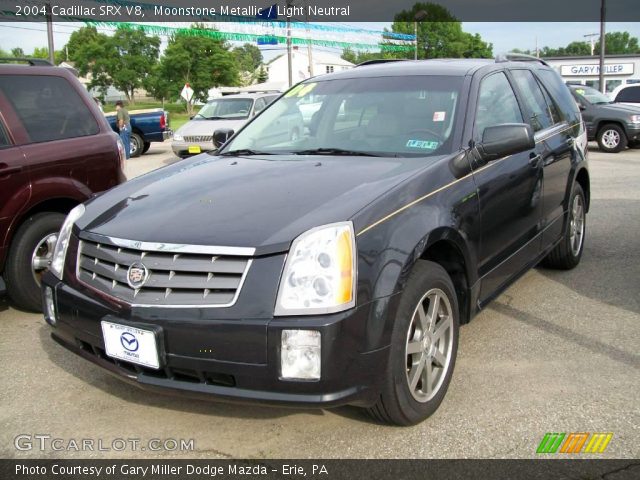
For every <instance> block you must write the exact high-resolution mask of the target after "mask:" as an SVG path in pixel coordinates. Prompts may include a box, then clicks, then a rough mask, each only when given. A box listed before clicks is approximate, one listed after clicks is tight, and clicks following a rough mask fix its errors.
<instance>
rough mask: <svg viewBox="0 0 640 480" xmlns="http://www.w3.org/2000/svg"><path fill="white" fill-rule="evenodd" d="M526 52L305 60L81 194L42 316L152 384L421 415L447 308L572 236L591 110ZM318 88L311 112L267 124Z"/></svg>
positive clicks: (118, 370) (451, 339) (441, 374)
mask: <svg viewBox="0 0 640 480" xmlns="http://www.w3.org/2000/svg"><path fill="white" fill-rule="evenodd" d="M519 58H522V57H521V56H520V57H519ZM529 58H531V60H530V61H518V62H511V61H506V60H503V59H498V60H497V61H492V60H487V59H473V60H472V59H465V60H426V61H416V62H414V61H403V62H392V63H385V64H377V65H367V66H361V67H356V68H353V69H350V70H346V71H341V72H339V73H334V74H328V75H322V76H319V77H315V78H311V79H308V80H305V81H303V82H302V83H301V84H299V85H297V86H296V87H294V88H292V89H291V90H289V91H288V92H286V93H285V94H284V95H283V96H282V97H280V98H279V99H278V100H277V101H276V102H274V103H273V104H272V105H271V106H270V107H269V108H268V109H266V110H265V111H263V112H262V113H261V114H260V115H259V116H257V117H256V118H254V119H253V120H252V121H251V122H249V123H247V124H246V125H245V126H244V127H243V128H242V129H241V130H240V131H239V132H238V133H236V134H235V135H234V136H233V137H232V138H231V140H229V141H227V142H226V143H224V145H223V146H222V148H220V149H219V150H217V151H216V152H211V153H208V154H202V155H199V156H197V157H195V158H193V159H189V160H186V161H184V162H179V163H176V164H174V165H170V166H168V167H165V168H162V169H158V170H156V171H155V172H151V173H149V174H147V175H143V176H141V177H138V178H135V179H133V180H131V181H129V182H127V183H126V184H124V185H122V186H120V187H117V188H114V189H113V190H111V191H109V192H107V193H106V194H104V195H100V196H99V197H97V198H95V199H93V200H91V201H89V202H87V203H85V204H84V205H82V206H79V207H77V208H76V209H74V211H73V212H72V213H70V214H69V217H68V218H67V220H66V221H65V227H64V228H63V233H62V234H61V235H64V237H63V238H64V241H65V242H66V243H68V246H69V248H68V250H67V255H66V260H65V262H64V268H63V267H62V266H60V268H58V269H57V270H54V269H51V270H50V271H49V272H47V274H46V275H45V278H44V280H43V296H44V299H45V304H46V305H47V308H46V314H45V319H46V321H47V322H48V323H49V325H51V333H52V336H53V337H54V339H55V340H56V341H57V342H59V343H60V344H61V345H63V346H64V347H66V348H68V349H69V350H71V351H73V352H75V353H76V354H78V355H80V356H82V357H83V358H84V359H86V360H87V361H90V362H93V363H95V364H97V365H99V366H100V367H102V368H104V369H106V370H107V371H109V372H111V373H113V374H115V375H117V376H119V377H120V378H122V379H123V380H125V381H127V382H129V383H132V384H134V385H137V386H140V387H141V388H145V389H148V390H150V391H152V392H163V391H164V392H167V393H181V394H183V395H186V396H194V397H199V398H216V397H217V398H221V399H226V400H233V399H236V400H238V401H242V402H253V401H258V402H266V403H275V404H280V405H297V406H302V407H304V408H309V407H311V406H316V407H331V406H338V405H344V404H354V405H358V406H361V407H365V408H368V409H369V411H370V413H371V414H372V415H373V416H374V417H375V418H376V419H378V420H380V421H384V422H389V423H395V424H399V425H412V424H415V423H418V422H420V421H422V420H424V419H425V418H427V417H428V416H429V415H431V414H433V413H434V412H435V411H436V409H437V408H438V406H439V405H440V403H441V402H442V401H443V399H444V398H445V394H446V391H447V388H448V386H449V382H450V380H451V378H452V375H453V371H454V366H455V362H456V354H457V349H458V336H459V326H460V325H462V324H465V323H467V322H469V321H470V320H471V319H472V318H473V317H474V315H476V314H477V313H478V312H479V311H480V310H481V309H483V308H485V307H487V306H488V305H489V304H490V302H491V301H492V300H493V299H494V298H496V297H497V296H498V295H499V294H501V293H502V292H503V291H504V290H505V289H507V288H508V287H509V286H510V285H511V284H512V283H513V282H514V281H516V280H517V279H518V278H519V277H520V276H521V275H523V274H524V273H525V272H527V271H528V270H529V269H530V268H533V267H535V266H536V265H538V264H539V263H540V262H541V261H542V262H543V263H544V264H545V265H546V266H548V267H553V268H559V269H566V270H568V269H571V268H573V267H575V266H577V265H578V264H579V262H580V259H581V257H582V253H583V247H584V240H585V235H586V223H585V219H586V213H587V211H588V210H589V200H590V193H589V192H590V186H589V173H588V166H587V139H586V132H585V128H584V123H583V121H582V119H581V118H580V112H579V110H578V107H577V105H576V103H575V101H574V100H573V99H572V97H571V95H570V93H569V91H568V90H567V88H566V86H565V85H564V84H563V83H562V79H561V78H560V76H559V75H558V73H557V72H555V71H554V70H553V69H551V68H550V67H548V66H547V65H546V64H544V63H543V62H541V61H539V60H538V59H535V58H533V57H529ZM312 92H313V93H314V94H317V95H318V96H320V95H322V106H321V107H320V108H319V109H318V110H317V111H316V113H315V114H314V115H315V120H314V121H313V122H312V123H315V124H316V127H317V128H315V131H314V132H313V133H312V132H311V130H310V129H309V131H308V132H307V131H305V132H304V134H303V135H302V136H301V137H300V138H293V139H292V138H288V139H282V138H281V137H279V136H274V135H273V131H274V125H276V124H278V123H279V124H286V123H288V122H289V117H290V116H291V115H292V113H291V112H295V111H298V112H299V108H298V104H299V103H302V104H304V103H307V100H308V98H307V96H308V95H311V93H312ZM216 137H217V134H216ZM568 281H570V280H568ZM518 328H519V326H517V325H516V326H515V327H514V325H511V326H510V325H505V324H502V325H501V327H498V328H497V331H496V332H494V333H495V335H496V336H499V337H501V338H509V337H511V336H513V335H516V334H517V329H518ZM603 328H606V326H605V325H603ZM510 329H511V330H510ZM468 333H469V334H471V335H472V334H473V332H468ZM531 348H535V345H532V346H531ZM505 388H506V389H508V388H509V385H505ZM152 395H155V393H152ZM463 400H464V403H465V405H461V404H458V405H454V406H449V408H448V411H450V412H454V411H460V410H461V409H463V408H465V406H467V407H469V406H471V408H472V405H473V402H474V399H473V398H465V399H463ZM458 401H459V402H460V401H461V399H460V396H458Z"/></svg>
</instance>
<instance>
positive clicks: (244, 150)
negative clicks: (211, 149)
mask: <svg viewBox="0 0 640 480" xmlns="http://www.w3.org/2000/svg"><path fill="white" fill-rule="evenodd" d="M219 155H222V156H225V157H240V156H246V155H275V154H274V153H271V152H260V151H258V150H251V149H250V148H240V149H238V150H229V151H228V152H223V153H220V154H219Z"/></svg>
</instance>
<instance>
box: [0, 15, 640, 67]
mask: <svg viewBox="0 0 640 480" xmlns="http://www.w3.org/2000/svg"><path fill="white" fill-rule="evenodd" d="M346 25H352V26H356V27H359V28H369V29H375V30H382V29H383V28H384V27H389V26H390V24H389V23H352V24H346ZM80 26H82V24H72V23H64V22H57V23H54V28H53V29H54V45H55V49H56V50H59V49H61V48H62V47H63V46H64V44H66V43H67V41H68V40H69V36H70V35H71V33H72V32H73V31H74V30H76V29H77V28H79V27H80ZM462 28H463V30H465V31H466V32H469V33H479V34H480V35H481V36H482V38H483V39H484V40H485V41H487V42H490V43H492V44H493V52H494V54H497V53H504V52H508V51H510V50H512V49H514V48H518V49H521V50H527V49H529V50H535V48H536V42H537V45H538V47H539V48H542V47H544V46H549V47H554V48H557V47H562V46H565V45H567V44H568V43H570V42H573V41H584V40H586V39H585V38H584V35H587V34H591V33H598V32H599V24H598V23H597V22H577V23H544V22H529V23H524V22H513V23H506V22H495V23H486V22H482V23H481V22H475V23H470V22H464V23H463V25H462ZM607 31H609V32H613V31H628V32H629V33H630V34H631V35H632V36H634V37H639V38H640V22H609V23H607ZM164 42H166V39H163V43H164ZM46 45H47V34H46V26H45V24H43V23H17V22H15V23H0V48H2V49H4V50H7V51H9V50H10V49H12V48H14V47H21V48H22V49H23V50H24V51H25V52H26V53H27V54H29V53H30V52H32V51H33V49H34V48H35V47H45V46H46ZM314 48H315V47H314ZM323 50H327V49H323ZM329 50H330V49H329ZM283 51H284V48H283V47H282V46H280V48H275V49H274V47H265V49H264V51H263V57H264V58H265V60H269V59H270V58H272V57H274V56H275V55H277V54H279V53H282V52H283ZM334 51H335V52H336V53H340V50H334Z"/></svg>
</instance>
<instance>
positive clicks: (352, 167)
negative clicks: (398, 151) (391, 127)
mask: <svg viewBox="0 0 640 480" xmlns="http://www.w3.org/2000/svg"><path fill="white" fill-rule="evenodd" d="M431 160H432V159H430V161H429V162H425V159H424V158H370V157H322V156H314V157H300V156H296V155H291V156H285V155H278V156H268V157H267V156H263V157H250V158H235V157H233V158H231V157H218V156H212V155H209V154H203V155H199V156H197V157H194V158H192V159H190V160H188V161H186V162H179V163H177V164H174V165H171V166H169V167H165V168H162V169H159V170H156V171H154V172H151V173H149V174H147V175H143V176H142V177H138V178H136V179H134V180H131V181H129V182H126V183H124V184H123V185H121V186H119V187H116V188H114V189H112V190H110V191H108V192H107V193H105V194H103V195H100V196H99V197H96V198H95V199H93V200H92V201H90V202H89V203H88V204H87V210H86V213H85V215H84V216H83V217H82V218H81V219H80V220H79V221H78V227H79V228H80V229H81V230H87V231H91V232H94V233H97V234H100V235H106V236H111V237H116V238H123V239H129V240H139V241H146V242H159V243H177V244H193V245H215V246H235V247H254V248H256V249H257V250H256V254H258V255H260V254H267V253H275V252H281V251H286V250H287V249H288V248H289V245H290V243H291V241H292V240H293V239H294V238H296V237H297V236H298V235H300V234H301V233H303V232H305V231H306V230H308V229H310V228H313V227H317V226H320V225H324V224H328V223H333V222H338V221H344V220H348V219H350V218H351V217H352V216H353V215H354V214H355V213H356V212H358V211H359V210H361V209H362V208H363V207H365V206H366V205H368V204H369V203H371V202H372V201H373V200H375V199H376V198H378V197H379V196H380V195H381V194H383V193H384V192H386V191H388V190H389V189H391V188H392V187H394V186H396V185H397V184H399V183H400V182H402V181H404V180H406V179H407V178H409V177H411V176H412V175H413V174H414V173H415V172H416V171H418V170H421V169H423V168H425V167H426V165H427V164H431V163H432V162H431Z"/></svg>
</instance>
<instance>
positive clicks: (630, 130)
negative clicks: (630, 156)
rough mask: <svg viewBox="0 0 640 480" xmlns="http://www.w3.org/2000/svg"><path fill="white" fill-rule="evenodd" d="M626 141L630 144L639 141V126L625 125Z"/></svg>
mask: <svg viewBox="0 0 640 480" xmlns="http://www.w3.org/2000/svg"><path fill="white" fill-rule="evenodd" d="M627 139H628V140H629V141H632V142H633V141H637V140H640V124H638V123H627Z"/></svg>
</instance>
